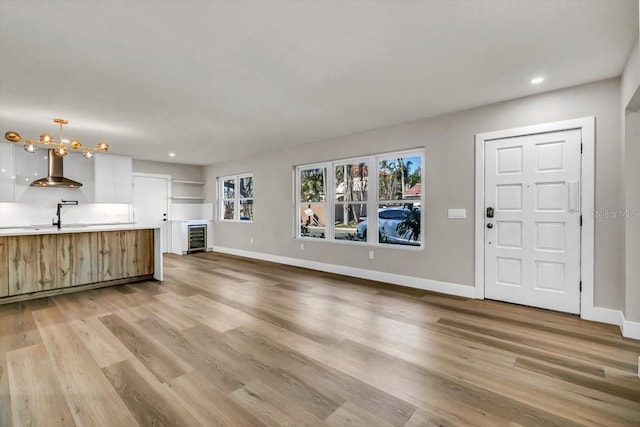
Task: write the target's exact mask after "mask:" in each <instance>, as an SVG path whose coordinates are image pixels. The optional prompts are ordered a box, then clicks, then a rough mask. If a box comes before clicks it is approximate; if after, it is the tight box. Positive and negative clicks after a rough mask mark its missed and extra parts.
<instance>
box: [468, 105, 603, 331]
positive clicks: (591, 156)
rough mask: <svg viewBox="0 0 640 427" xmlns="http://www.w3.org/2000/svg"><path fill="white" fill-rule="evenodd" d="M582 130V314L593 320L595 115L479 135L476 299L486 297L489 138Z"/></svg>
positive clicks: (477, 138) (476, 202)
mask: <svg viewBox="0 0 640 427" xmlns="http://www.w3.org/2000/svg"><path fill="white" fill-rule="evenodd" d="M575 129H579V130H581V132H582V162H581V172H580V193H581V194H580V197H581V200H580V201H581V204H580V214H581V215H582V227H581V228H580V278H581V281H582V292H581V293H580V317H581V318H583V319H593V306H594V301H593V298H594V289H593V278H594V274H593V269H594V215H592V213H593V212H594V209H595V202H594V196H595V117H582V118H579V119H572V120H563V121H559V122H551V123H543V124H539V125H533V126H523V127H518V128H513V129H505V130H499V131H495V132H485V133H479V134H476V137H475V150H476V201H475V273H476V283H475V285H476V289H475V297H476V299H484V292H485V283H484V280H485V271H484V262H485V259H484V258H485V254H484V246H485V230H484V222H485V218H484V202H485V182H484V177H485V144H486V142H487V141H491V140H495V139H504V138H514V137H519V136H527V135H534V134H540V133H549V132H561V131H565V130H575Z"/></svg>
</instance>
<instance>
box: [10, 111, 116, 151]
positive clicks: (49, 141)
mask: <svg viewBox="0 0 640 427" xmlns="http://www.w3.org/2000/svg"><path fill="white" fill-rule="evenodd" d="M53 121H54V123H58V124H59V125H60V133H59V136H60V138H59V140H58V142H57V143H56V141H55V139H54V138H53V137H52V136H50V135H48V134H42V135H40V140H33V139H28V138H23V137H22V136H20V134H18V132H15V131H9V132H7V133H5V136H4V137H5V139H6V140H7V141H9V142H12V143H20V142H21V143H24V144H25V145H32V146H35V147H37V146H39V145H55V146H56V147H57V148H58V150H59V152H60V153H64V154H60V155H61V156H64V155H66V152H67V149H68V148H71V149H73V150H79V151H80V150H81V151H83V152H84V153H93V152H96V151H98V152H107V151H109V144H107V143H106V142H104V141H99V142H98V143H97V144H96V146H95V147H87V146H85V145H82V143H81V142H80V141H78V140H72V141H69V142H64V140H63V134H64V132H63V129H62V127H63V125H66V124H68V123H69V122H68V121H67V120H65V119H59V118H56V119H53ZM85 157H87V156H85ZM90 157H93V156H90ZM90 157H87V158H90Z"/></svg>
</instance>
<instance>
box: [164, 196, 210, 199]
mask: <svg viewBox="0 0 640 427" xmlns="http://www.w3.org/2000/svg"><path fill="white" fill-rule="evenodd" d="M171 199H173V200H204V197H196V196H175V197H171Z"/></svg>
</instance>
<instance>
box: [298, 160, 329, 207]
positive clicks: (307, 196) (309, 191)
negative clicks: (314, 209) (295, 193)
mask: <svg viewBox="0 0 640 427" xmlns="http://www.w3.org/2000/svg"><path fill="white" fill-rule="evenodd" d="M326 172H327V171H326V168H313V169H303V170H301V171H300V202H301V203H304V202H324V201H325V195H326V193H327V191H326V187H325V176H326Z"/></svg>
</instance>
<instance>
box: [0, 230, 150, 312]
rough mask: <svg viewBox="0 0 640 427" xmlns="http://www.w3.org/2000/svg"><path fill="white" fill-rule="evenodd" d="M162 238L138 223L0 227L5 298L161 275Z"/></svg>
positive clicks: (1, 297)
mask: <svg viewBox="0 0 640 427" xmlns="http://www.w3.org/2000/svg"><path fill="white" fill-rule="evenodd" d="M160 242H161V239H160V229H159V228H156V227H143V226H133V225H127V226H113V225H109V226H93V227H89V226H88V227H77V228H73V227H71V228H66V229H65V228H63V229H62V230H57V229H55V228H44V229H36V228H16V229H5V230H0V304H4V303H9V302H14V301H21V300H25V299H32V298H40V297H45V296H51V295H56V294H61V293H67V292H75V291H80V290H87V289H94V288H98V287H103V286H111V285H117V284H122V283H131V282H139V281H144V280H150V279H156V280H162V251H161V248H160Z"/></svg>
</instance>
